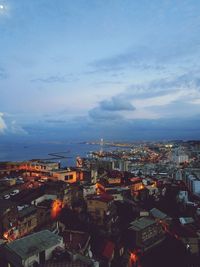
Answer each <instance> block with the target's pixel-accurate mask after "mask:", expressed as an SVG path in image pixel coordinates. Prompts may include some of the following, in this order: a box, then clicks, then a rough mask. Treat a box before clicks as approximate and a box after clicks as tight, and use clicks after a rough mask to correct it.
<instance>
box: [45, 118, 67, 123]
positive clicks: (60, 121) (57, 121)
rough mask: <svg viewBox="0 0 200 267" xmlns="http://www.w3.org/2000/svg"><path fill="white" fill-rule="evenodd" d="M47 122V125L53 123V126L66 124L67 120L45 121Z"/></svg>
mask: <svg viewBox="0 0 200 267" xmlns="http://www.w3.org/2000/svg"><path fill="white" fill-rule="evenodd" d="M45 122H47V123H53V124H62V123H66V121H65V120H59V119H49V120H45Z"/></svg>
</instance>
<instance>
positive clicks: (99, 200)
mask: <svg viewBox="0 0 200 267" xmlns="http://www.w3.org/2000/svg"><path fill="white" fill-rule="evenodd" d="M113 200H114V198H113V197H112V196H111V195H109V194H106V193H104V194H101V195H93V196H88V198H87V200H86V202H87V210H88V212H89V213H90V215H91V216H92V218H93V220H94V222H95V223H97V224H98V225H105V224H107V225H108V227H109V225H110V222H111V220H112V219H113V218H114V216H115V205H114V202H113Z"/></svg>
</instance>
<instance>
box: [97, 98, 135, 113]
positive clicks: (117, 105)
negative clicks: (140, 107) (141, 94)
mask: <svg viewBox="0 0 200 267" xmlns="http://www.w3.org/2000/svg"><path fill="white" fill-rule="evenodd" d="M99 105H100V108H101V109H102V110H107V111H122V110H135V107H134V106H133V105H132V104H131V103H130V102H129V100H128V99H123V98H122V97H120V96H119V97H117V96H115V97H113V98H112V99H111V100H103V101H101V102H100V103H99Z"/></svg>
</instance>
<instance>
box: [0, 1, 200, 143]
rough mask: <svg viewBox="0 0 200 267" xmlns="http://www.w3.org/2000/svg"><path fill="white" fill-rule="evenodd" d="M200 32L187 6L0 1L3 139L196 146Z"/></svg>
mask: <svg viewBox="0 0 200 267" xmlns="http://www.w3.org/2000/svg"><path fill="white" fill-rule="evenodd" d="M199 31H200V3H199V2H198V1H192V0H187V1H184V0H180V1H178V0H177V1H176V0H162V1H160V0H157V1H156V0H152V1H149V0H148V1H147V0H141V1H133V0H95V1H94V0H75V1H71V0H69V1H66V0H59V1H55V0H28V1H27V0H19V1H18V0H17V1H16V0H0V51H1V53H0V138H1V139H2V140H3V138H12V139H13V138H14V137H16V138H19V137H20V138H22V139H23V138H36V139H37V138H41V139H42V138H43V139H45V138H49V139H59V138H60V139H63V138H72V137H74V138H75V137H76V138H80V139H83V138H100V137H104V138H109V139H130V140H131V139H162V138H175V139H178V138H185V139H194V138H199V136H200V119H199V114H200V74H199V71H200V61H199V56H200V34H199Z"/></svg>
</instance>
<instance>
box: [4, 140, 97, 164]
mask: <svg viewBox="0 0 200 267" xmlns="http://www.w3.org/2000/svg"><path fill="white" fill-rule="evenodd" d="M99 150H100V145H98V144H89V143H86V142H85V143H81V142H80V143H78V142H76V143H75V142H74V143H73V142H68V143H64V142H46V143H45V142H43V143H42V142H39V143H28V144H27V143H23V142H20V143H6V144H2V143H0V162H2V161H26V160H32V159H40V160H52V161H56V162H58V161H59V162H60V163H61V166H62V167H68V166H71V167H72V166H75V165H76V157H77V156H80V157H87V156H88V154H89V153H91V152H92V151H99ZM52 154H53V155H52ZM55 154H56V155H60V156H63V157H64V158H59V159H58V158H57V159H56V157H55V156H54V155H55Z"/></svg>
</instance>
